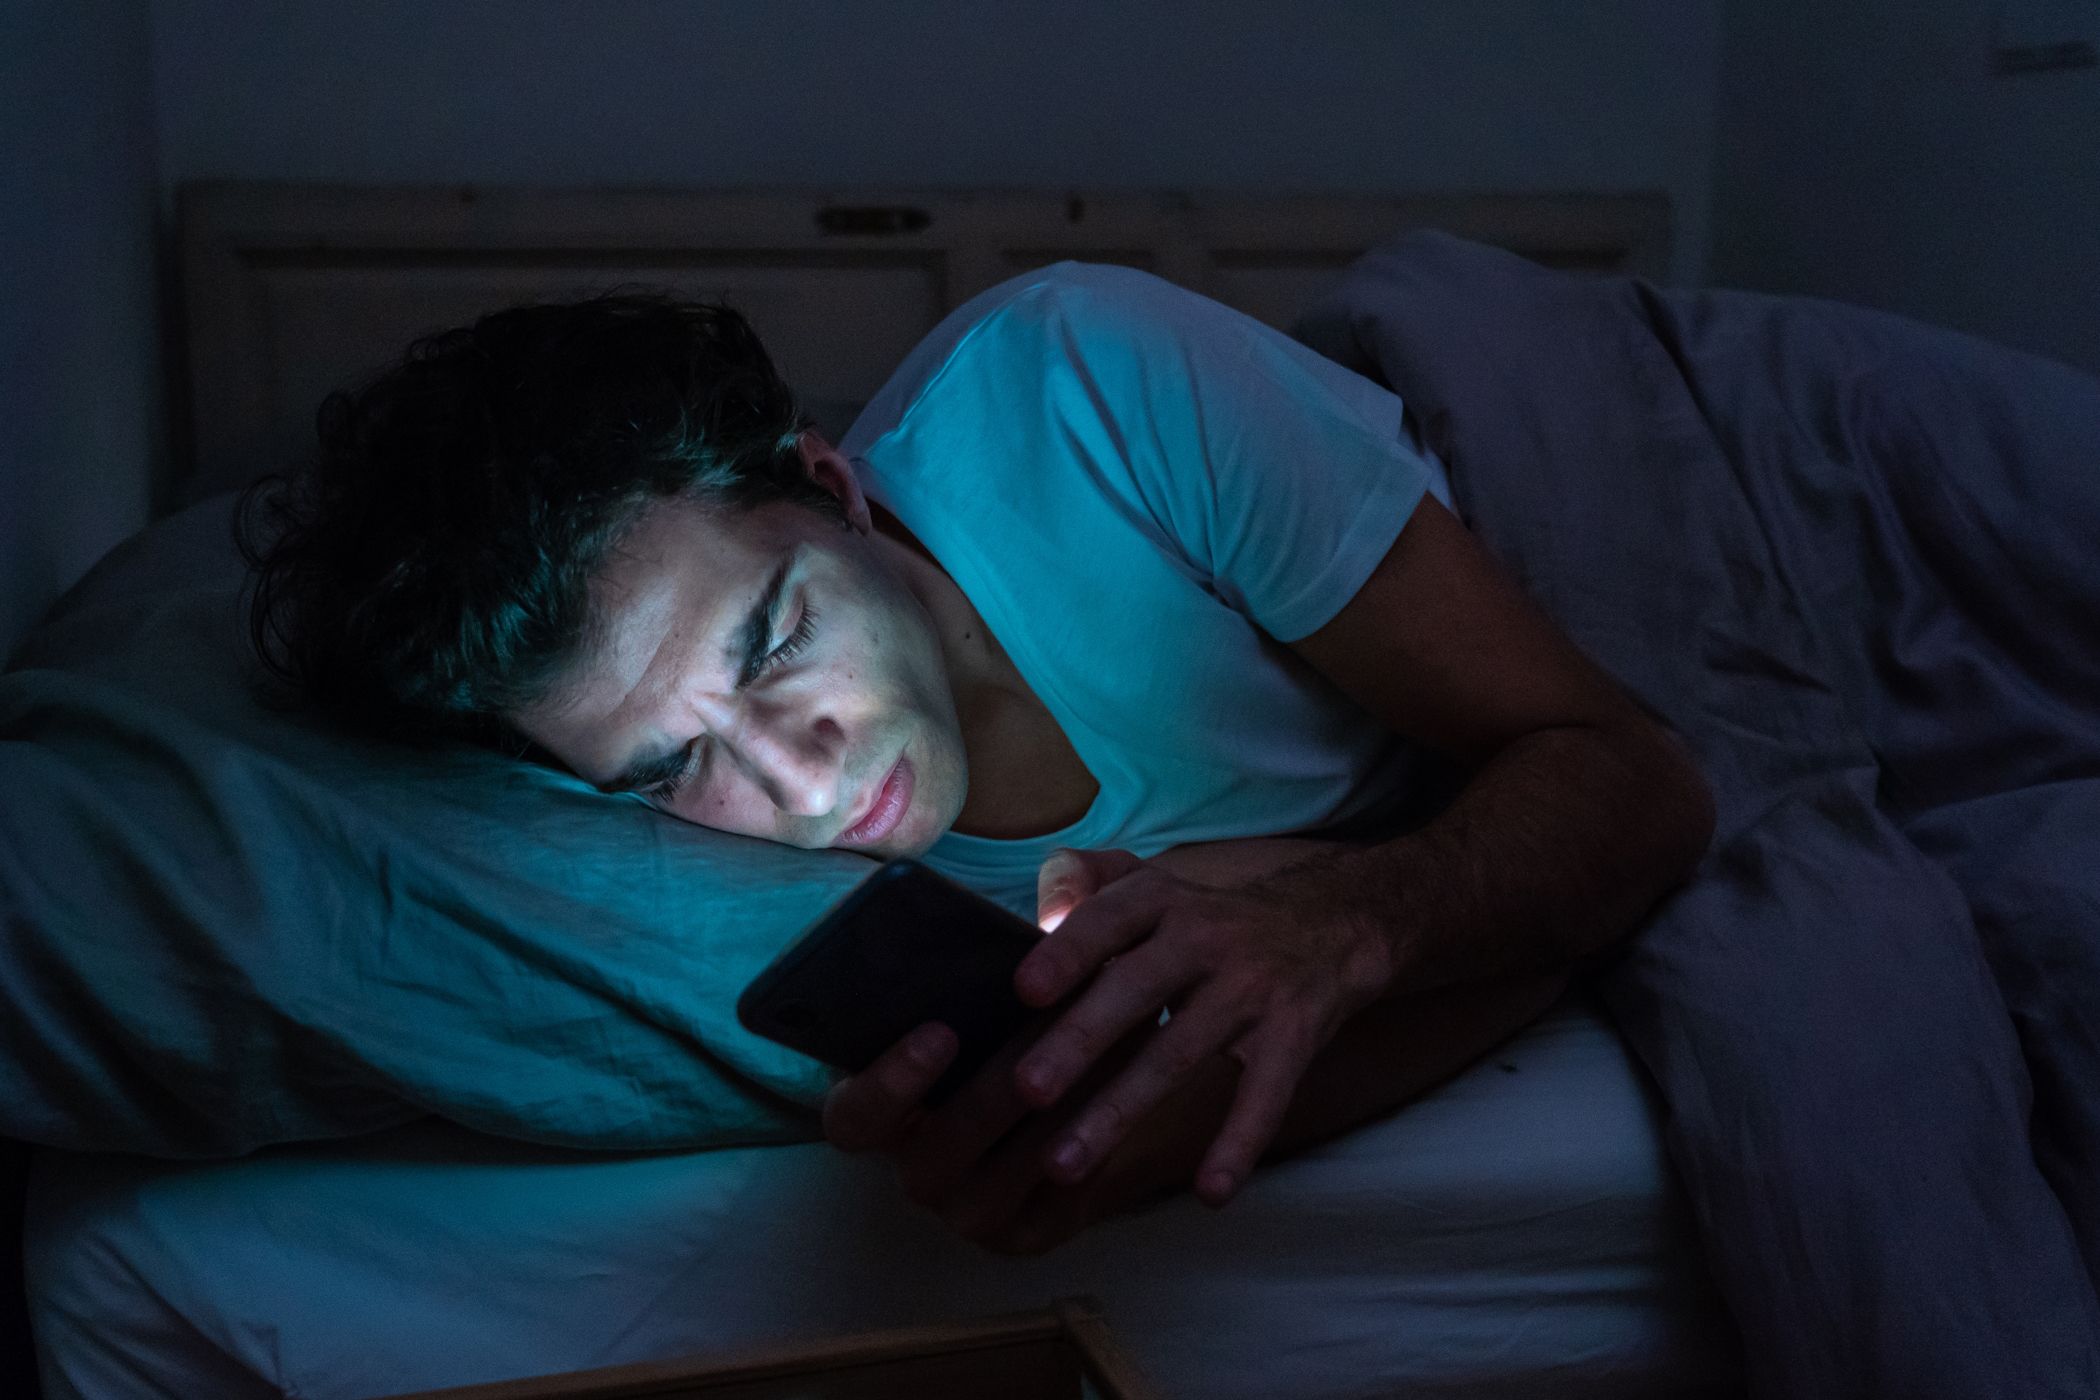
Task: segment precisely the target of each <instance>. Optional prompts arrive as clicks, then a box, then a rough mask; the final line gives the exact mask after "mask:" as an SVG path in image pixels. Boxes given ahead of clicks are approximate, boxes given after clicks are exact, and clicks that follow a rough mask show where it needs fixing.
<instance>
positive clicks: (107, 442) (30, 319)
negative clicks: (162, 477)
mask: <svg viewBox="0 0 2100 1400" xmlns="http://www.w3.org/2000/svg"><path fill="white" fill-rule="evenodd" d="M149 32H150V26H149V22H148V16H147V11H146V5H145V0H9V2H8V3H7V4H4V5H0V172H5V174H4V179H5V181H6V183H5V186H4V188H0V277H4V278H5V282H4V285H0V655H4V654H5V653H6V652H7V651H8V650H9V649H10V648H12V646H13V644H14V643H15V641H16V640H17V639H19V637H20V636H21V633H22V632H23V630H24V629H25V628H27V627H28V625H29V624H30V622H31V621H33V620H34V619H35V618H36V617H37V616H38V615H39V614H41V613H42V612H43V611H44V609H45V608H46V607H47V606H49V604H50V602H51V600H52V599H53V598H55V597H56V596H57V595H58V593H59V591H60V590H61V589H63V588H65V587H66V586H67V585H68V584H70V583H71V582H72V581H73V580H74V579H75V578H77V577H79V575H80V574H81V572H82V571H84V570H85V569H86V568H87V566H88V565H89V564H91V563H93V562H94V561H95V559H97V558H98V557H100V555H101V554H102V552H103V551H104V550H106V549H107V548H108V547H109V546H110V545H111V544H113V543H115V542H116V541H117V540H119V539H122V538H123V537H124V536H126V535H128V534H130V533H131V532H132V531H134V530H136V529H137V528H138V527H139V526H141V525H143V524H144V523H145V522H146V518H147V514H148V509H149V506H150V483H151V482H152V481H153V480H154V479H155V475H156V471H157V467H158V464H159V462H160V461H161V460H162V456H161V448H162V444H163V441H164V439H163V435H162V431H161V410H162V398H161V394H160V387H159V386H160V376H159V364H160V360H159V354H158V318H157V308H156V286H155V277H154V257H155V254H154V235H153V229H154V199H153V189H154V182H155V179H156V175H155V172H154V167H153V108H152V103H151V90H152V89H151V79H150V76H149V62H148V34H149Z"/></svg>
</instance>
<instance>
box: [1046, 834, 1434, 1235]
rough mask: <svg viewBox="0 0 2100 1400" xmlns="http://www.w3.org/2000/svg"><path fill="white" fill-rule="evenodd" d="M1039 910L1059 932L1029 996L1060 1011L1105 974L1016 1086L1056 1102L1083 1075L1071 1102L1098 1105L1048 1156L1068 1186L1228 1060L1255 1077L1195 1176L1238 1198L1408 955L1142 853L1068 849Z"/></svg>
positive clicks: (1247, 1077) (1202, 1186)
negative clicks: (1348, 1029) (1399, 959)
mask: <svg viewBox="0 0 2100 1400" xmlns="http://www.w3.org/2000/svg"><path fill="white" fill-rule="evenodd" d="M1330 844H1331V843H1318V842H1305V841H1296V842H1289V843H1287V846H1288V848H1290V850H1291V853H1292V854H1298V853H1300V852H1302V851H1304V850H1312V849H1321V848H1323V847H1328V846H1329V845H1330ZM1037 905H1038V922H1039V923H1041V924H1042V925H1043V927H1044V928H1045V929H1046V930H1053V929H1054V930H1055V931H1056V933H1055V936H1054V937H1049V938H1045V939H1044V940H1043V942H1042V943H1041V944H1040V945H1039V946H1038V947H1037V948H1036V949H1035V951H1034V952H1032V953H1030V954H1029V955H1028V957H1027V959H1025V960H1024V961H1023V962H1022V964H1021V966H1020V969H1019V970H1018V971H1017V972H1016V974H1015V977H1014V986H1015V990H1016V992H1017V993H1018V994H1019V995H1020V997H1021V999H1022V1000H1023V1001H1025V1002H1027V1003H1028V1004H1030V1005H1032V1006H1037V1007H1048V1006H1051V1005H1054V1004H1055V1003H1057V1002H1058V1001H1060V1000H1061V999H1063V998H1064V997H1065V996H1066V995H1067V994H1068V993H1069V992H1071V991H1072V990H1073V989H1074V988H1075V987H1078V986H1079V985H1081V984H1082V983H1084V982H1086V980H1087V979H1088V978H1089V977H1093V979H1094V980H1093V982H1092V985H1090V986H1088V987H1087V989H1086V991H1085V992H1084V993H1083V994H1082V995H1081V996H1080V997H1079V999H1078V1000H1077V1001H1076V1002H1075V1003H1074V1004H1073V1005H1072V1006H1071V1007H1070V1008H1069V1009H1068V1010H1066V1011H1065V1012H1064V1014H1063V1015H1062V1016H1061V1017H1059V1019H1058V1020H1057V1021H1056V1023H1055V1024H1054V1025H1052V1026H1051V1028H1050V1029H1049V1030H1048V1031H1047V1032H1045V1033H1044V1034H1043V1036H1042V1037H1041V1038H1040V1039H1039V1040H1038V1041H1037V1042H1036V1043H1035V1044H1034V1045H1033V1046H1031V1047H1030V1048H1029V1049H1028V1051H1027V1053H1026V1054H1025V1055H1024V1056H1023V1057H1022V1058H1021V1060H1020V1062H1019V1064H1018V1066H1017V1067H1016V1070H1015V1077H1014V1084H1013V1088H1014V1089H1016V1090H1017V1091H1018V1096H1019V1097H1020V1098H1021V1100H1022V1101H1023V1102H1025V1103H1027V1104H1031V1105H1036V1106H1042V1107H1047V1106H1049V1105H1051V1104H1054V1103H1057V1102H1058V1101H1059V1100H1060V1099H1061V1098H1063V1097H1064V1096H1065V1095H1066V1094H1067V1093H1070V1092H1072V1091H1073V1090H1074V1088H1075V1086H1078V1089H1079V1092H1077V1093H1074V1094H1073V1099H1072V1102H1074V1103H1075V1104H1078V1105H1083V1106H1082V1107H1080V1108H1079V1110H1078V1111H1077V1112H1076V1113H1075V1114H1073V1115H1072V1116H1071V1119H1070V1123H1069V1126H1067V1127H1065V1128H1064V1129H1063V1130H1062V1131H1060V1132H1058V1133H1057V1134H1056V1135H1055V1141H1054V1142H1052V1143H1051V1144H1050V1146H1049V1151H1048V1154H1047V1157H1046V1160H1045V1165H1046V1168H1047V1170H1048V1172H1049V1175H1050V1177H1051V1179H1052V1180H1053V1181H1056V1182H1060V1183H1065V1184H1068V1185H1069V1184H1075V1183H1078V1182H1080V1181H1083V1180H1085V1179H1086V1177H1087V1174H1088V1173H1089V1172H1090V1171H1091V1170H1092V1169H1094V1168H1095V1167H1096V1166H1098V1165H1099V1164H1101V1163H1103V1162H1104V1161H1107V1160H1109V1159H1110V1157H1111V1155H1112V1154H1113V1153H1114V1152H1115V1150H1116V1148H1117V1147H1118V1145H1119V1144H1121V1143H1122V1142H1123V1141H1124V1140H1125V1138H1126V1136H1127V1135H1129V1134H1130V1133H1132V1132H1133V1131H1134V1130H1137V1129H1139V1127H1140V1125H1143V1124H1145V1123H1146V1122H1147V1120H1148V1118H1149V1116H1150V1115H1151V1114H1152V1113H1154V1112H1155V1111H1156V1109H1157V1108H1158V1106H1159V1105H1160V1104H1161V1103H1162V1102H1163V1101H1165V1100H1167V1099H1168V1098H1169V1097H1170V1096H1172V1095H1173V1094H1175V1093H1176V1091H1177V1090H1179V1089H1181V1088H1182V1086H1184V1085H1185V1084H1187V1083H1188V1082H1189V1081H1190V1080H1191V1078H1192V1077H1194V1076H1195V1075H1196V1074H1197V1073H1198V1071H1199V1070H1204V1069H1205V1068H1206V1067H1207V1066H1209V1065H1210V1064H1211V1063H1212V1062H1213V1061H1214V1060H1216V1059H1217V1058H1218V1057H1220V1056H1223V1057H1226V1058H1229V1059H1230V1060H1231V1061H1235V1062H1237V1064H1238V1065H1239V1066H1240V1067H1241V1073H1240V1074H1239V1075H1238V1076H1237V1077H1238V1084H1237V1089H1236V1093H1235V1095H1234V1098H1233V1101H1232V1108H1231V1112H1230V1114H1229V1115H1228V1116H1227V1118H1226V1119H1225V1121H1224V1124H1223V1129H1222V1131H1220V1132H1219V1133H1218V1134H1217V1135H1216V1137H1215V1139H1214V1140H1213V1141H1212V1142H1211V1143H1210V1146H1209V1150H1208V1151H1207V1152H1206V1153H1205V1154H1204V1155H1203V1158H1202V1167H1201V1170H1200V1171H1199V1172H1198V1174H1197V1177H1196V1182H1195V1186H1196V1191H1197V1194H1198V1195H1199V1196H1200V1197H1202V1199H1203V1200H1204V1201H1205V1202H1206V1203H1208V1204H1210V1205H1213V1206H1222V1205H1224V1204H1225V1203H1226V1202H1227V1201H1228V1200H1230V1199H1231V1198H1232V1196H1233V1194H1234V1193H1235V1192H1236V1191H1237V1190H1238V1189H1239V1187H1240V1185H1241V1184H1242V1183H1243V1182H1245V1181H1246V1179H1247V1177H1248V1175H1249V1174H1250V1173H1251V1172H1252V1171H1253V1169H1254V1167H1255V1164H1256V1163H1258V1162H1259V1161H1260V1160H1261V1157H1262V1154H1263V1153H1264V1152H1265V1151H1266V1150H1267V1149H1268V1147H1269V1144H1270V1143H1271V1141H1272V1140H1273V1139H1274V1138H1275V1136H1276V1132H1277V1129H1278V1127H1279V1126H1280V1125H1281V1124H1282V1122H1283V1119H1284V1115H1285V1112H1286V1110H1288V1109H1289V1107H1290V1104H1291V1097H1292V1095H1293V1093H1294V1092H1295V1091H1296V1090H1297V1087H1298V1083H1299V1080H1300V1079H1301V1078H1303V1076H1304V1074H1305V1071H1306V1068H1307V1066H1309V1065H1310V1064H1311V1063H1312V1061H1313V1059H1314V1057H1315V1056H1317V1055H1318V1054H1319V1053H1320V1051H1321V1050H1322V1049H1323V1048H1324V1047H1325V1046H1326V1045H1327V1043H1328V1042H1329V1041H1330V1040H1331V1039H1333V1037H1334V1034H1335V1032H1336V1031H1337V1030H1339V1029H1340V1028H1341V1026H1342V1024H1343V1023H1344V1022H1346V1021H1347V1020H1348V1019H1349V1018H1350V1017H1351V1016H1353V1015H1355V1014H1356V1013H1357V1012H1358V1011H1359V1010H1361V1009H1362V1008H1363V1007H1365V1006H1367V1005H1369V1004H1370V1003H1371V1002H1373V1001H1375V1000H1376V999H1377V998H1378V997H1379V996H1380V995H1382V994H1383V993H1384V991H1385V990H1386V988H1387V986H1388V984H1389V982H1390V980H1391V975H1392V973H1391V968H1392V958H1393V950H1392V948H1391V947H1390V946H1389V944H1388V943H1387V941H1386V939H1385V937H1384V935H1383V934H1382V933H1380V932H1379V931H1378V930H1376V929H1371V928H1365V927H1361V926H1357V925H1353V924H1346V923H1342V922H1339V921H1321V920H1319V919H1317V918H1315V917H1314V916H1313V915H1312V914H1311V913H1310V911H1308V910H1306V909H1305V908H1303V907H1292V906H1289V905H1287V904H1285V903H1283V902H1280V901H1278V900H1276V899H1275V898H1273V897H1271V896H1268V895H1266V894H1263V893H1261V892H1260V891H1259V889H1258V887H1255V886H1247V887H1243V888H1232V887H1222V886H1219V885H1212V884H1206V883H1197V882H1196V881H1194V880H1191V879H1189V878H1186V877H1185V876H1183V875H1179V874H1175V873H1173V872H1172V871H1170V870H1168V869H1166V868H1165V867H1164V866H1163V865H1162V864H1159V863H1157V862H1146V861H1143V860H1140V859H1139V858H1138V857H1137V856H1135V855H1133V854H1131V853H1130V852H1128V851H1063V852H1059V853H1058V854H1057V855H1055V856H1053V857H1052V858H1051V859H1050V860H1049V861H1047V862H1045V863H1044V867H1043V870H1042V872H1041V873H1040V875H1039V877H1038V885H1037ZM1097 971H1098V973H1099V975H1098V976H1096V975H1095V974H1096V973H1097ZM1162 1007H1168V1008H1170V1009H1171V1011H1172V1015H1171V1017H1170V1019H1169V1020H1168V1021H1167V1023H1166V1025H1165V1026H1164V1027H1161V1028H1160V1029H1159V1030H1158V1032H1157V1034H1155V1035H1152V1036H1150V1037H1147V1038H1146V1039H1145V1040H1144V1041H1143V1042H1142V1043H1141V1044H1139V1045H1137V1046H1135V1047H1134V1053H1133V1054H1132V1055H1131V1056H1130V1062H1129V1064H1128V1065H1127V1066H1123V1067H1121V1071H1120V1073H1119V1074H1117V1075H1116V1077H1115V1079H1114V1082H1113V1083H1112V1084H1111V1085H1110V1086H1109V1087H1108V1089H1107V1090H1106V1091H1105V1092H1102V1093H1099V1094H1098V1095H1096V1094H1092V1092H1091V1084H1092V1083H1094V1082H1098V1081H1099V1080H1100V1079H1101V1078H1102V1075H1101V1074H1100V1072H1099V1070H1100V1066H1101V1061H1102V1058H1103V1055H1104V1052H1106V1051H1107V1050H1108V1049H1109V1047H1111V1046H1114V1045H1116V1044H1118V1043H1119V1042H1121V1041H1123V1040H1125V1039H1126V1038H1127V1037H1129V1036H1130V1035H1131V1034H1132V1033H1133V1031H1136V1030H1139V1029H1142V1028H1144V1027H1147V1026H1152V1025H1155V1024H1156V1023H1157V1022H1158V1019H1159V1012H1160V1009H1161V1008H1162Z"/></svg>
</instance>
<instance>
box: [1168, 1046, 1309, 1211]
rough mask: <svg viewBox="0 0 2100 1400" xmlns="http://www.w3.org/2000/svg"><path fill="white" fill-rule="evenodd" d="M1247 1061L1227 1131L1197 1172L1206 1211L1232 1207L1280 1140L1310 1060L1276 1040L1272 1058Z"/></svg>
mask: <svg viewBox="0 0 2100 1400" xmlns="http://www.w3.org/2000/svg"><path fill="white" fill-rule="evenodd" d="M1244 1059H1245V1063H1246V1069H1245V1071H1244V1072H1243V1073H1242V1074H1241V1075H1240V1089H1239V1093H1238V1094H1237V1095H1235V1096H1234V1098H1233V1101H1232V1112H1230V1113H1229V1114H1227V1115H1226V1117H1225V1126H1224V1127H1223V1128H1221V1129H1220V1130H1219V1132H1218V1136H1217V1140H1216V1141H1215V1142H1213V1143H1212V1144H1211V1148H1210V1151H1209V1152H1208V1153H1206V1154H1205V1155H1204V1158H1203V1165H1202V1166H1201V1167H1200V1168H1198V1169H1197V1172H1196V1194H1197V1196H1199V1197H1200V1198H1201V1199H1202V1201H1203V1203H1204V1204H1205V1205H1207V1206H1212V1207H1217V1206H1222V1205H1224V1204H1225V1203H1226V1202H1228V1201H1230V1200H1231V1199H1232V1198H1233V1196H1234V1195H1235V1194H1236V1193H1237V1192H1238V1191H1239V1189H1240V1187H1241V1186H1242V1185H1243V1184H1245V1182H1246V1180H1247V1178H1248V1177H1249V1176H1250V1175H1252V1174H1253V1172H1254V1167H1255V1164H1256V1163H1257V1162H1259V1161H1261V1157H1262V1153H1264V1152H1266V1151H1268V1150H1269V1144H1270V1143H1272V1142H1274V1141H1275V1140H1276V1130H1277V1129H1278V1128H1279V1127H1281V1126H1282V1125H1283V1115H1284V1113H1285V1111H1286V1110H1288V1109H1289V1108H1290V1106H1291V1096H1292V1095H1293V1094H1295V1093H1296V1092H1297V1090H1298V1081H1299V1080H1301V1079H1303V1078H1304V1077H1305V1067H1306V1065H1307V1064H1309V1063H1310V1062H1311V1059H1312V1056H1311V1055H1310V1054H1309V1053H1306V1052H1303V1051H1301V1050H1299V1049H1298V1048H1297V1047H1296V1046H1291V1045H1288V1044H1281V1045H1280V1044H1278V1043H1277V1038H1272V1039H1271V1041H1270V1047H1269V1049H1268V1053H1261V1052H1260V1051H1255V1052H1253V1053H1250V1054H1248V1055H1247V1056H1245V1057H1244Z"/></svg>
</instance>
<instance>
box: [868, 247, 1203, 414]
mask: <svg viewBox="0 0 2100 1400" xmlns="http://www.w3.org/2000/svg"><path fill="white" fill-rule="evenodd" d="M1183 300H1191V301H1194V300H1200V298H1196V297H1195V296H1194V294H1193V293H1190V292H1187V291H1185V290H1183V289H1182V288H1180V287H1177V286H1175V285H1174V284H1173V283H1171V282H1168V281H1166V280H1165V279H1164V278H1161V277H1157V276H1155V275H1153V274H1152V273H1149V272H1146V271H1144V270H1143V269H1141V268H1135V267H1126V266H1122V265H1120V264H1115V263H1091V262H1077V261H1066V262H1057V263H1050V264H1048V265H1047V266H1044V267H1038V268H1033V269H1030V270H1029V271H1027V272H1024V273H1022V274H1020V275H1019V276H1016V277H1010V278H1008V279H1007V280H1006V281H1004V282H1000V283H998V284H996V285H994V286H992V287H988V288H986V289H985V290H984V291H982V292H979V293H978V294H977V295H975V296H973V297H971V298H970V299H969V300H967V301H965V302H964V303H963V304H962V305H960V306H958V307H957V308H956V309H955V310H953V311H951V312H949V313H948V315H947V316H945V317H943V318H942V319H941V321H940V323H939V324H938V325H936V326H935V327H934V328H933V330H931V331H929V332H928V333H927V334H926V336H925V337H924V338H923V339H921V340H920V341H919V343H918V345H917V346H916V347H914V348H913V350H912V352H911V353H910V354H909V355H908V356H906V357H905V360H904V362H903V363H902V364H901V365H899V366H898V368H897V370H896V371H895V373H893V374H892V375H891V376H890V379H889V381H888V382H887V383H886V384H885V385H884V386H883V388H882V390H881V392H880V393H879V394H877V396H876V397H875V398H874V399H873V400H871V401H870V402H869V404H868V407H867V410H866V412H865V413H864V414H863V416H862V418H861V420H860V421H859V422H857V423H856V424H855V425H854V429H853V431H852V432H851V433H849V434H848V435H847V441H846V444H845V445H844V446H845V450H846V451H847V453H848V455H849V456H850V455H852V453H853V451H854V450H855V449H856V448H861V447H865V446H866V445H867V444H868V443H869V442H871V441H872V440H873V439H874V438H875V437H877V436H879V435H880V434H881V433H883V432H885V431H887V430H888V428H890V427H892V426H895V425H896V424H898V423H900V422H901V421H902V420H903V419H904V418H905V417H906V416H907V415H908V414H910V412H911V411H912V409H913V408H914V406H916V405H917V404H918V403H919V401H920V400H921V399H922V398H924V397H926V396H927V395H928V393H929V391H931V390H932V389H933V388H934V387H935V386H936V385H938V384H941V383H943V382H944V381H945V382H947V383H949V384H950V385H951V387H960V386H961V385H964V384H969V383H971V382H973V381H975V380H977V379H978V378H979V377H980V376H990V377H991V378H992V379H993V380H1002V379H1004V378H1005V377H1007V376H1010V375H1015V374H1019V375H1022V376H1025V377H1029V378H1040V377H1041V376H1043V375H1045V374H1054V373H1056V372H1057V370H1058V368H1059V367H1060V366H1063V365H1068V364H1071V363H1072V362H1074V361H1075V360H1080V359H1091V358H1094V357H1099V356H1107V355H1112V354H1114V353H1115V351H1116V350H1117V349H1118V348H1119V347H1120V348H1129V347H1133V346H1134V345H1135V343H1136V341H1138V340H1140V339H1142V338H1143V337H1144V336H1145V335H1147V334H1150V333H1151V328H1157V327H1158V326H1160V325H1161V324H1162V323H1163V322H1167V321H1171V320H1172V319H1173V318H1174V317H1175V315H1176V311H1177V307H1178V305H1179V303H1180V302H1181V301H1183ZM980 387H982V386H980Z"/></svg>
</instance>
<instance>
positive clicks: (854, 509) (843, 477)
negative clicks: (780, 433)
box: [795, 428, 875, 535]
mask: <svg viewBox="0 0 2100 1400" xmlns="http://www.w3.org/2000/svg"><path fill="white" fill-rule="evenodd" d="M795 451H796V452H797V453H799V454H800V455H801V457H802V468H803V470H804V471H806V472H808V473H809V479H810V480H811V481H814V482H816V483H817V485H819V486H821V487H823V488H824V489H825V490H826V491H829V492H830V493H831V494H832V495H834V496H836V497H838V498H839V504H841V505H843V506H844V507H845V508H846V519H847V520H848V521H849V522H851V524H852V526H853V528H854V529H856V530H858V531H859V532H860V533H861V534H863V535H866V534H870V533H872V532H873V530H874V528H875V522H874V520H873V518H872V517H870V516H869V514H868V498H867V496H866V495H865V494H864V493H863V492H862V491H861V489H860V478H859V477H857V476H855V475H854V474H853V468H852V467H851V466H849V465H848V464H847V462H846V459H845V457H843V456H841V455H840V453H839V450H838V449H837V448H836V447H833V446H832V445H831V444H830V443H828V442H826V441H825V440H824V435H823V434H822V433H820V432H818V431H817V430H816V429H815V428H804V429H803V430H802V432H801V433H800V434H799V435H798V436H797V437H796V439H795Z"/></svg>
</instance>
